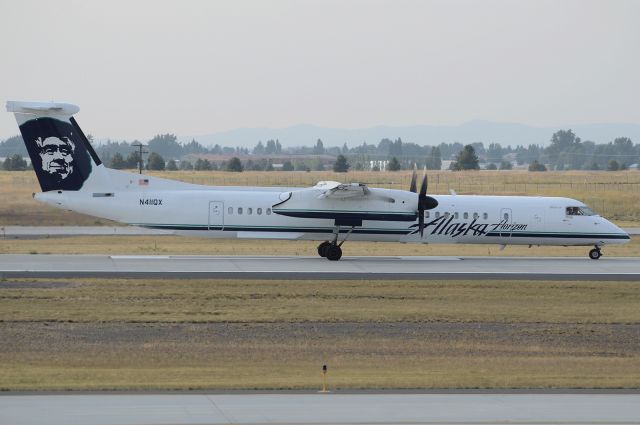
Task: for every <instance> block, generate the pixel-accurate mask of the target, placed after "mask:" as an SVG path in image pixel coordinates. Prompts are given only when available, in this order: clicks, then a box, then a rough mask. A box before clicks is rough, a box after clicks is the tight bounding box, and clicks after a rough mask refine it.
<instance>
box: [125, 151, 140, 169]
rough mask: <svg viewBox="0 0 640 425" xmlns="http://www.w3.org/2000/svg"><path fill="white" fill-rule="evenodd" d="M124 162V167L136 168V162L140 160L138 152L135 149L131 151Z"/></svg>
mask: <svg viewBox="0 0 640 425" xmlns="http://www.w3.org/2000/svg"><path fill="white" fill-rule="evenodd" d="M124 162H125V166H124V168H138V163H139V162H140V154H139V153H138V152H135V151H134V152H131V153H129V156H127V159H126V160H125V161H124Z"/></svg>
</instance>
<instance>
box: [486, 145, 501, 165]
mask: <svg viewBox="0 0 640 425" xmlns="http://www.w3.org/2000/svg"><path fill="white" fill-rule="evenodd" d="M487 161H489V162H494V163H496V162H500V161H502V146H500V143H491V144H489V148H488V149H487Z"/></svg>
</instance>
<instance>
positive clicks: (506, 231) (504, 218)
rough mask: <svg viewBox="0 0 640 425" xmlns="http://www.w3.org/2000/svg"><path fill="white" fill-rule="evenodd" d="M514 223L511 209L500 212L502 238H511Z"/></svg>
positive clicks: (503, 209)
mask: <svg viewBox="0 0 640 425" xmlns="http://www.w3.org/2000/svg"><path fill="white" fill-rule="evenodd" d="M512 221H513V213H512V211H511V208H502V209H501V210H500V223H501V225H500V236H502V237H511V232H512V230H511V226H510V224H511V223H512Z"/></svg>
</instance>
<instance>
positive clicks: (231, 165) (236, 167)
mask: <svg viewBox="0 0 640 425" xmlns="http://www.w3.org/2000/svg"><path fill="white" fill-rule="evenodd" d="M242 170H243V167H242V162H240V158H238V157H237V156H234V157H233V158H231V159H230V160H229V162H227V166H226V167H225V171H232V172H235V173H240V172H242Z"/></svg>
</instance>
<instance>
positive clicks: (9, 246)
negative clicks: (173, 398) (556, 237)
mask: <svg viewBox="0 0 640 425" xmlns="http://www.w3.org/2000/svg"><path fill="white" fill-rule="evenodd" d="M317 246H318V242H313V241H282V240H246V239H245V240H242V239H232V240H221V239H206V238H190V237H189V238H188V237H183V236H78V237H57V238H45V239H8V238H7V239H3V238H2V237H1V236H0V254H105V255H118V254H123V255H126V254H130V255H134V254H142V255H154V254H158V255H167V254H171V255H299V256H317V255H318V252H317ZM342 249H343V252H344V255H345V256H359V255H382V256H384V255H458V256H467V255H480V256H483V255H487V256H492V257H519V256H525V257H546V256H555V257H586V255H587V252H588V251H589V249H590V248H589V247H584V246H582V247H563V246H543V247H537V246H534V247H531V248H529V247H528V246H515V245H510V246H507V247H506V248H505V249H504V250H501V249H500V246H498V245H456V244H437V245H428V244H402V243H390V242H351V241H347V242H346V243H345V244H344V245H343V247H342ZM602 252H603V253H604V255H605V256H617V257H640V237H639V236H633V237H632V238H631V242H629V243H628V244H625V245H611V246H606V247H604V248H603V250H602Z"/></svg>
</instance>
